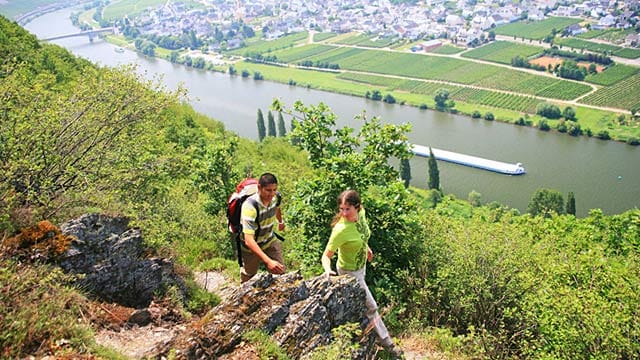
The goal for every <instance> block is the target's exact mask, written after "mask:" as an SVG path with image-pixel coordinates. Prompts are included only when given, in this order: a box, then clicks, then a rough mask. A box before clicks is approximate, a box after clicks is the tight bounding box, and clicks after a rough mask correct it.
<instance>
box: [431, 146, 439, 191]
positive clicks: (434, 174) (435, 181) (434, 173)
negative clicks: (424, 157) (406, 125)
mask: <svg viewBox="0 0 640 360" xmlns="http://www.w3.org/2000/svg"><path fill="white" fill-rule="evenodd" d="M428 164H429V182H428V187H429V189H435V190H440V171H439V170H438V163H437V162H436V158H435V156H433V150H431V148H429V163H428Z"/></svg>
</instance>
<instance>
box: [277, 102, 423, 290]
mask: <svg viewBox="0 0 640 360" xmlns="http://www.w3.org/2000/svg"><path fill="white" fill-rule="evenodd" d="M273 106H274V108H275V109H276V110H277V111H280V110H282V105H281V104H280V103H279V102H277V101H275V102H274V105H273ZM293 110H294V111H295V114H296V115H297V117H298V122H297V123H296V126H295V129H294V130H293V131H292V133H291V134H292V136H294V137H295V138H297V139H299V143H298V145H297V146H298V147H300V148H301V149H303V150H305V151H306V152H307V153H308V154H309V160H310V162H311V165H312V166H313V167H314V169H315V170H316V172H315V173H314V174H313V175H312V176H310V177H307V178H303V179H299V180H298V182H297V184H296V191H295V195H294V196H293V198H292V199H291V205H290V207H289V208H288V214H289V216H290V217H291V218H292V220H293V221H292V222H293V223H295V224H299V226H300V231H301V235H302V238H303V240H302V241H300V242H297V243H296V244H294V245H293V246H294V250H293V251H294V253H295V255H294V257H295V258H296V260H295V261H296V262H299V263H300V266H301V268H302V270H303V272H305V273H318V272H320V261H319V256H320V254H322V251H323V247H324V244H326V241H327V240H328V239H329V234H330V233H331V228H330V227H329V223H330V222H331V219H332V218H333V215H334V214H335V211H336V209H337V205H336V198H337V196H338V194H339V193H340V192H342V191H343V190H345V189H355V190H358V191H359V192H360V194H361V196H362V198H363V204H364V207H365V208H366V209H367V213H368V219H369V223H370V226H371V230H372V236H371V240H370V245H371V248H372V249H373V250H374V252H376V254H378V255H377V257H376V258H377V259H379V260H377V261H376V262H375V263H373V264H371V266H370V269H371V271H368V272H367V276H368V277H369V279H374V281H370V283H371V284H375V285H374V286H373V288H374V289H380V291H383V290H386V291H388V292H389V293H388V294H385V295H388V296H389V297H391V298H394V297H397V296H398V295H400V294H399V291H398V290H397V289H398V288H399V287H400V286H399V285H398V284H401V283H402V282H404V279H405V277H406V276H407V273H410V272H411V271H410V270H411V269H412V268H413V267H414V266H415V263H416V262H417V261H420V259H419V258H416V257H415V256H412V255H411V254H416V253H419V251H416V247H420V246H421V244H419V243H416V242H407V241H406V239H407V237H408V236H410V234H412V233H413V231H414V230H415V229H414V225H413V219H412V218H411V217H410V214H412V213H413V211H414V210H413V209H415V204H412V203H411V201H409V199H408V197H407V196H408V194H407V192H406V190H405V189H404V186H403V185H402V183H400V182H398V181H397V179H398V173H397V171H396V170H395V169H394V168H393V167H392V166H391V165H390V164H389V159H390V158H391V157H396V158H399V159H400V160H402V159H407V158H409V156H410V152H409V150H408V146H407V145H406V140H407V138H406V135H405V134H406V132H408V131H409V126H408V125H399V126H398V125H383V124H382V123H381V121H380V119H379V118H376V117H374V118H371V119H368V118H366V117H365V116H364V115H361V116H357V117H356V119H357V120H361V121H362V126H361V128H360V130H359V131H358V132H357V133H356V134H354V132H355V130H354V129H352V128H348V127H344V128H340V129H334V128H335V125H336V116H335V114H333V113H332V112H330V109H329V108H328V107H327V106H326V105H325V104H323V103H320V104H318V105H317V106H309V107H307V106H305V105H303V104H302V103H301V102H296V103H295V105H294V109H293ZM294 111H288V112H289V113H292V114H294ZM374 194H375V195H374ZM405 214H406V215H405ZM374 291H375V290H374Z"/></svg>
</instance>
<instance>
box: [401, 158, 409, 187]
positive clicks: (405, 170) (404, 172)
mask: <svg viewBox="0 0 640 360" xmlns="http://www.w3.org/2000/svg"><path fill="white" fill-rule="evenodd" d="M400 178H401V179H402V181H404V187H405V189H406V188H408V187H409V182H411V164H410V163H409V159H402V160H400Z"/></svg>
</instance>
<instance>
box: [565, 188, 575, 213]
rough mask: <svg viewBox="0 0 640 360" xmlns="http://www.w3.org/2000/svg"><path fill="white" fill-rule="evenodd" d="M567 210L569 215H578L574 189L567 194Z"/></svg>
mask: <svg viewBox="0 0 640 360" xmlns="http://www.w3.org/2000/svg"><path fill="white" fill-rule="evenodd" d="M565 212H566V213H567V214H569V215H573V216H575V215H576V198H575V196H574V195H573V191H569V193H568V194H567V206H566V210H565Z"/></svg>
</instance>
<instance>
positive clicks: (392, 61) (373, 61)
mask: <svg viewBox="0 0 640 360" xmlns="http://www.w3.org/2000/svg"><path fill="white" fill-rule="evenodd" d="M330 47H331V46H329V45H327V46H320V45H306V46H301V47H294V48H289V49H283V50H282V51H279V52H277V53H276V54H277V56H278V59H279V61H283V60H284V59H287V60H289V61H291V62H298V61H300V60H301V59H302V58H304V60H310V61H312V62H314V63H315V62H320V63H330V64H339V66H340V69H342V70H351V71H359V72H370V73H378V74H383V75H392V76H402V77H406V78H415V79H424V80H439V81H449V82H453V83H456V84H461V85H472V86H479V87H483V88H487V89H496V90H503V91H512V92H519V93H522V94H523V95H536V96H543V97H548V98H552V99H559V100H572V99H575V98H576V97H578V96H580V95H583V94H586V93H587V92H589V91H591V87H590V86H588V85H585V84H581V83H576V82H570V81H566V80H562V79H559V78H555V77H549V76H543V75H535V74H530V73H525V72H522V71H518V70H515V69H511V68H505V67H499V66H492V65H486V64H480V63H476V62H472V61H468V60H463V59H456V58H450V57H441V56H429V55H424V54H412V53H401V52H389V51H378V50H367V49H361V48H349V47H337V48H335V49H333V50H328V51H325V50H326V49H328V48H330ZM507 47H511V46H508V44H507ZM518 48H522V49H526V50H528V51H529V52H532V48H533V49H536V50H537V49H538V48H537V47H535V46H527V45H515V46H514V47H513V49H518ZM251 50H253V47H250V48H249V49H247V50H246V51H251ZM509 56H510V55H509Z"/></svg>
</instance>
